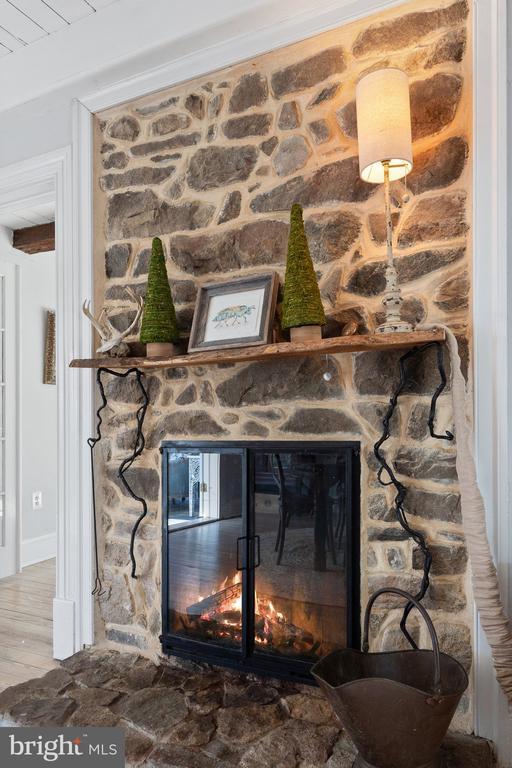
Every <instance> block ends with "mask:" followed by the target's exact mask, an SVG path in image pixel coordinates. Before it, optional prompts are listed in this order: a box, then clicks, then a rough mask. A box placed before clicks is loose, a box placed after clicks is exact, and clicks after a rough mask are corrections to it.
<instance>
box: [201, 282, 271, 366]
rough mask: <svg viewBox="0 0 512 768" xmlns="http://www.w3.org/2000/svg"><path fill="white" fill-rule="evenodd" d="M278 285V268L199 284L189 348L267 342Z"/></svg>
mask: <svg viewBox="0 0 512 768" xmlns="http://www.w3.org/2000/svg"><path fill="white" fill-rule="evenodd" d="M278 286H279V277H278V275H277V272H269V273H266V274H263V275H254V276H253V277H247V278H243V279H240V280H230V281H229V282H225V283H206V284H205V285H202V286H200V288H199V291H198V293H197V300H196V308H195V312H194V319H193V322H192V330H191V333H190V342H189V345H188V351H189V352H199V351H200V350H205V349H229V348H230V347H248V346H255V345H257V344H269V343H270V342H271V341H272V325H273V321H274V314H275V309H276V301H277V289H278Z"/></svg>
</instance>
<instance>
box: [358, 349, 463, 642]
mask: <svg viewBox="0 0 512 768" xmlns="http://www.w3.org/2000/svg"><path fill="white" fill-rule="evenodd" d="M431 347H436V349H437V369H438V371H439V377H440V382H439V385H438V386H437V388H436V390H435V392H434V394H433V395H432V400H431V404H430V413H429V417H428V428H429V431H430V435H431V437H435V438H437V439H438V440H453V434H452V433H451V432H449V431H448V430H446V432H445V434H444V435H440V434H438V433H436V431H435V417H436V405H437V400H438V398H439V395H440V394H441V392H442V391H443V390H444V388H445V387H446V371H445V368H444V355H443V347H442V345H441V344H440V342H438V341H433V342H430V343H429V344H425V345H423V346H422V347H414V348H413V349H411V350H409V351H408V352H406V353H405V354H404V355H402V357H401V358H400V360H399V366H400V382H399V384H398V387H397V388H396V390H395V392H394V394H393V395H392V397H391V399H390V401H389V406H388V408H387V411H386V413H385V415H384V418H383V420H382V426H383V431H382V435H381V437H380V438H379V440H377V442H376V443H375V445H374V446H373V452H374V454H375V457H376V459H377V461H378V462H379V464H380V467H379V470H378V472H377V478H378V481H379V483H380V484H381V485H384V486H389V485H393V486H394V487H395V489H396V496H395V500H394V511H395V516H396V518H397V520H398V522H399V524H400V525H401V526H402V528H403V529H404V530H405V531H406V532H407V533H408V535H409V536H410V537H411V538H412V540H413V541H414V542H415V543H416V544H417V545H418V546H419V548H420V549H421V552H422V554H423V576H422V580H421V585H420V588H419V591H418V593H417V594H416V595H415V598H416V600H423V598H424V597H425V594H426V592H427V589H428V588H429V585H430V569H431V566H432V552H431V551H430V549H429V546H428V544H427V540H426V538H425V536H424V535H423V533H422V532H421V531H418V530H416V529H414V528H412V527H411V526H410V525H409V522H408V520H407V515H406V513H405V510H404V501H405V498H406V495H407V488H406V487H405V485H404V484H403V483H401V482H400V480H398V478H397V477H396V475H395V473H394V471H393V469H392V468H391V466H390V464H389V463H388V462H387V461H386V458H385V457H384V455H383V453H382V451H381V447H382V446H383V444H384V443H385V442H386V440H388V439H389V437H390V436H391V432H390V427H389V425H390V422H391V419H392V417H393V414H394V412H395V410H396V407H397V405H398V398H399V397H400V395H401V394H402V393H403V391H404V389H405V386H406V384H407V373H406V363H407V362H408V361H409V360H410V359H411V358H413V357H415V356H416V355H418V354H419V353H420V352H425V351H426V350H427V349H430V348H431ZM384 472H385V473H386V474H387V476H388V478H389V480H387V481H386V480H384V479H383V476H382V475H383V473H384ZM413 607H414V603H407V605H406V606H405V609H404V612H403V615H402V620H401V622H400V629H401V630H402V633H403V635H404V636H405V637H406V639H407V641H408V642H409V644H410V645H411V646H412V648H414V649H417V647H418V646H417V645H416V643H415V641H414V639H413V638H412V636H411V635H410V633H409V631H408V629H407V619H408V617H409V614H410V612H411V610H412V609H413Z"/></svg>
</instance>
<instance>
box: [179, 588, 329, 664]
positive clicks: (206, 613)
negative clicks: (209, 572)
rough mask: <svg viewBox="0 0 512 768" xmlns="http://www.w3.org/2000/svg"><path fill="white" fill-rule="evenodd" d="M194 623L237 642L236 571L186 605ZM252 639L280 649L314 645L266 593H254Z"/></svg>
mask: <svg viewBox="0 0 512 768" xmlns="http://www.w3.org/2000/svg"><path fill="white" fill-rule="evenodd" d="M188 610H189V615H190V614H192V615H193V617H194V620H195V621H194V623H195V624H196V626H197V625H198V624H200V625H202V626H203V628H206V631H207V634H208V635H209V636H211V637H214V638H217V639H221V638H225V639H229V640H231V641H234V642H240V641H241V638H242V583H241V577H240V575H239V574H236V575H235V576H234V577H233V578H231V579H230V578H229V577H228V578H226V579H224V581H223V582H222V584H220V586H219V587H218V588H217V589H214V590H213V591H212V592H211V593H210V594H209V595H207V596H199V597H198V598H197V602H196V603H195V604H194V605H193V606H191V607H190V608H189V609H188ZM254 639H255V642H256V643H257V644H258V645H259V646H267V647H268V648H272V649H274V650H277V649H278V648H279V649H280V650H282V651H283V652H284V651H286V650H287V649H288V650H289V651H295V652H302V653H304V652H307V651H308V650H311V648H312V646H313V645H314V640H313V637H312V636H311V635H310V633H308V632H306V631H305V630H302V629H300V628H299V627H296V626H294V624H292V623H291V622H290V621H289V619H288V618H287V617H286V616H285V614H284V613H283V612H282V611H279V610H277V608H276V607H275V605H274V603H273V602H272V600H271V599H270V598H269V597H266V596H264V595H261V594H258V593H257V592H256V593H255V638H254Z"/></svg>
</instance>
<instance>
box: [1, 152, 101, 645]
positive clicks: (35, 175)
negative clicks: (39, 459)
mask: <svg viewBox="0 0 512 768" xmlns="http://www.w3.org/2000/svg"><path fill="white" fill-rule="evenodd" d="M73 170H74V167H73V157H72V151H71V148H70V147H65V148H63V149H60V150H57V151H55V152H51V153H49V154H46V155H42V156H39V157H35V158H31V159H29V160H25V161H23V162H21V163H17V164H13V165H10V166H6V167H4V168H1V169H0V208H1V209H3V210H12V211H13V212H14V211H16V209H17V208H20V207H22V206H23V204H24V203H26V201H27V199H34V198H37V199H41V198H43V197H44V198H45V199H46V200H49V199H50V198H51V197H53V199H54V200H55V206H56V226H55V252H56V261H57V307H56V308H57V328H56V330H57V333H56V337H57V338H56V348H57V349H56V368H57V400H58V419H57V430H58V449H57V450H58V454H57V455H58V467H57V478H58V502H57V572H56V593H55V599H54V627H53V631H54V656H55V658H58V659H61V658H65V657H66V656H69V655H71V654H72V653H75V652H76V651H77V650H79V649H80V648H81V647H82V646H83V645H84V644H89V643H92V639H93V627H92V620H90V619H91V618H92V597H91V594H90V592H91V568H90V564H91V552H90V550H89V551H88V552H86V551H85V549H84V548H83V547H84V544H83V543H84V542H85V545H86V546H90V544H89V540H88V539H87V532H88V531H90V530H91V518H90V479H89V474H88V472H87V468H88V464H87V463H86V461H85V458H86V439H87V437H88V436H89V434H90V426H89V425H90V423H91V418H92V417H91V402H92V401H91V384H90V382H91V378H90V377H88V376H83V377H79V376H78V375H77V373H76V372H75V371H72V370H71V369H70V368H69V367H68V366H69V361H70V360H71V359H72V358H73V357H81V356H84V355H88V354H89V352H90V341H91V340H90V336H88V334H89V329H88V327H87V324H86V323H84V322H82V321H81V312H80V306H81V302H82V300H83V296H84V295H90V293H91V286H92V275H91V273H90V266H91V262H92V259H91V257H90V256H87V258H85V259H84V253H83V250H82V248H80V247H79V242H80V240H79V239H80V237H81V235H82V234H83V231H82V221H81V217H79V215H78V213H77V212H79V211H80V209H81V206H82V205H83V204H84V201H83V199H82V197H81V192H82V190H83V188H84V183H83V180H81V182H80V185H78V184H74V183H73V179H75V180H76V178H77V174H76V173H75V174H74V173H73ZM84 446H85V449H84ZM84 537H85V538H84Z"/></svg>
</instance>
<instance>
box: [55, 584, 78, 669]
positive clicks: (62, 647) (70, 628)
mask: <svg viewBox="0 0 512 768" xmlns="http://www.w3.org/2000/svg"><path fill="white" fill-rule="evenodd" d="M74 627H75V604H74V602H73V600H64V599H63V598H61V597H55V598H54V600H53V658H54V659H59V660H61V659H67V658H68V656H72V655H73V654H74V653H75V652H76V651H77V650H78V648H75V629H74Z"/></svg>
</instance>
